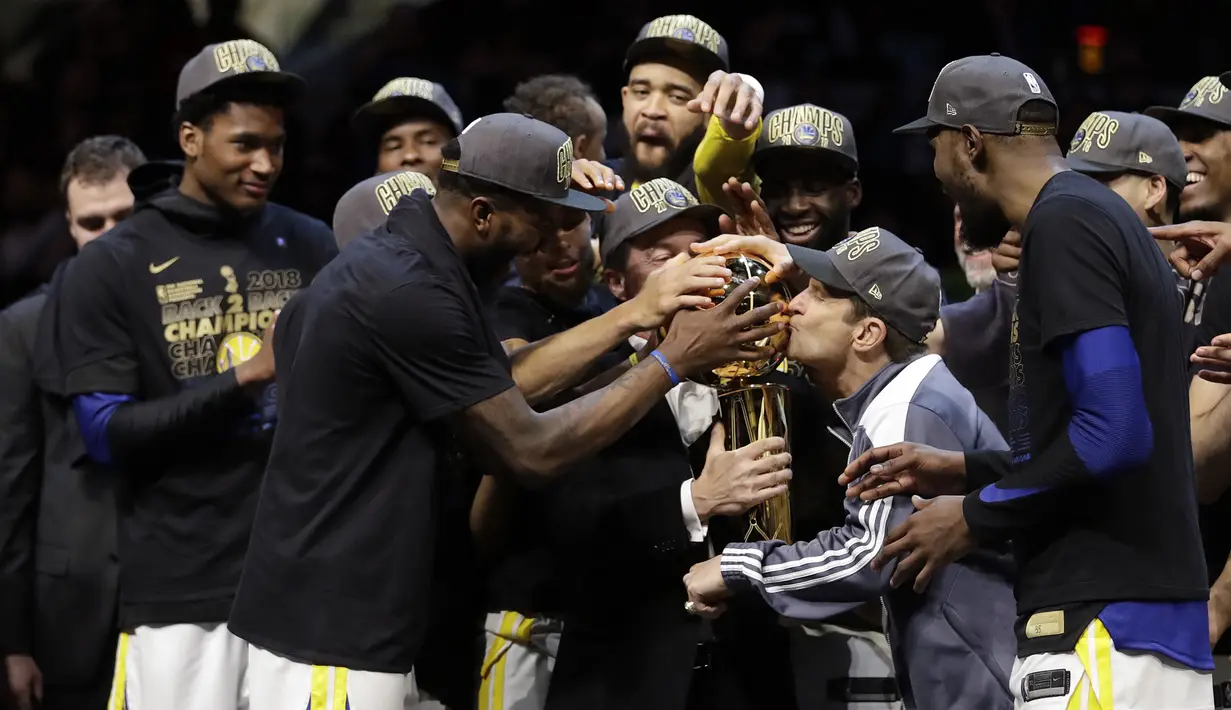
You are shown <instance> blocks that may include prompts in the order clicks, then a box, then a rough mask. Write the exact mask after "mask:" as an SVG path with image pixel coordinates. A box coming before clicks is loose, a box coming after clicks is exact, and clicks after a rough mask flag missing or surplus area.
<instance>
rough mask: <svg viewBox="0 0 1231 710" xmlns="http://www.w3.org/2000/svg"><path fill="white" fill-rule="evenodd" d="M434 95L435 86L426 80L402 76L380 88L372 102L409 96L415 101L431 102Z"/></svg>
mask: <svg viewBox="0 0 1231 710" xmlns="http://www.w3.org/2000/svg"><path fill="white" fill-rule="evenodd" d="M434 95H435V86H434V85H433V84H432V82H430V81H427V80H426V79H416V78H414V77H408V76H403V77H399V78H397V79H394V80H393V81H390V82H389V83H388V84H385V85H384V86H382V87H381V89H380V91H377V92H376V95H375V96H373V97H372V100H373V101H384V100H385V99H391V98H393V97H395V96H410V97H413V98H417V99H426V100H428V101H432V100H433V97H434Z"/></svg>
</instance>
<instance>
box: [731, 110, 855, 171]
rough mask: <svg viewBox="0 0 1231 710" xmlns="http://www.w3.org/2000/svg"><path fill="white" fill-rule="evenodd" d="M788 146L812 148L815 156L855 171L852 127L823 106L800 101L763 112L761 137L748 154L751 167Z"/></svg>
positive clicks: (792, 149)
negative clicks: (828, 158) (832, 160)
mask: <svg viewBox="0 0 1231 710" xmlns="http://www.w3.org/2000/svg"><path fill="white" fill-rule="evenodd" d="M788 150H790V151H808V152H813V151H814V152H815V154H816V155H818V156H825V157H832V158H833V159H834V160H835V161H836V162H837V163H838V164H839V165H841V166H842V168H843V169H845V170H848V171H850V172H851V173H852V174H854V173H856V172H858V171H859V154H858V153H857V152H856V151H855V131H854V130H853V129H852V128H851V122H850V120H849V119H847V118H846V116H843V115H842V114H840V113H837V112H834V111H830V110H829V109H827V108H821V107H820V106H814V105H812V104H800V105H798V106H788V107H787V108H780V109H778V110H777V111H770V112H769V114H768V115H767V116H765V119H764V121H763V123H762V128H761V137H760V138H758V139H757V147H756V151H755V152H754V153H753V154H752V160H753V164H754V167H755V166H756V164H758V163H760V162H761V161H762V160H764V159H765V158H766V157H768V156H770V155H774V154H777V153H780V152H786V151H788ZM757 172H760V169H759V168H758V169H757Z"/></svg>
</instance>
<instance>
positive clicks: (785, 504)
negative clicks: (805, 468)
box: [718, 382, 794, 543]
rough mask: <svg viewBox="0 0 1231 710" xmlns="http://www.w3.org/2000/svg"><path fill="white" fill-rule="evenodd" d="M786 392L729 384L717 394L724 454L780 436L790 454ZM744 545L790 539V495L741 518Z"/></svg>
mask: <svg viewBox="0 0 1231 710" xmlns="http://www.w3.org/2000/svg"><path fill="white" fill-rule="evenodd" d="M789 403H790V390H788V389H787V388H786V387H785V386H784V385H780V384H774V383H769V384H748V383H745V382H737V383H732V384H731V385H730V386H729V387H725V388H722V389H720V390H719V392H718V404H719V408H720V409H721V411H722V420H723V424H724V425H725V426H726V430H727V441H726V448H727V450H728V451H734V450H735V449H738V448H742V447H744V446H747V445H748V444H751V443H753V442H754V441H760V440H762V439H768V438H770V437H775V436H780V437H782V438H784V439H786V441H787V451H790V446H791V438H790V427H789V426H788V424H787V412H788V409H789V408H788V405H789ZM745 520H746V522H747V528H746V530H745V532H744V541H745V542H758V541H763V540H782V541H784V542H787V543H791V542H794V540H793V539H792V538H791V494H790V493H789V492H787V493H783V494H781V495H778V496H775V497H773V498H771V499H769V500H767V501H765V502H764V503H761V504H760V505H758V506H756V507H755V508H753V509H752V510H750V511H748V513H746V514H745Z"/></svg>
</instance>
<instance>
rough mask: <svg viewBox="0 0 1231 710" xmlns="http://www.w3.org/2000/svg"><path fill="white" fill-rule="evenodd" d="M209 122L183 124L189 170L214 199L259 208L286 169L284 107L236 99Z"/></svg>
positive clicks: (243, 207)
mask: <svg viewBox="0 0 1231 710" xmlns="http://www.w3.org/2000/svg"><path fill="white" fill-rule="evenodd" d="M204 123H206V125H205V126H195V125H193V124H190V123H184V124H183V125H182V126H180V148H181V150H183V151H184V156H185V157H186V158H187V166H186V170H187V171H190V172H191V173H192V178H193V179H194V180H195V182H196V183H197V184H198V185H200V187H201V189H202V190H203V191H204V193H205V195H206V196H207V197H208V199H209V200H210V201H212V202H213V203H215V204H219V203H221V204H226V205H229V206H230V207H231V208H233V209H235V210H238V211H240V212H251V211H254V210H257V209H260V208H261V207H262V206H264V204H265V202H266V200H268V199H269V191H270V190H272V189H273V186H274V183H276V182H277V181H278V176H279V175H280V174H281V173H282V149H283V146H284V145H285V144H286V131H285V130H284V129H283V111H282V109H281V108H278V107H276V106H265V105H258V104H249V103H236V102H232V103H229V104H227V106H226V109H225V110H223V111H221V112H219V113H216V114H214V115H213V116H211V117H210V118H209V120H208V121H207V122H204Z"/></svg>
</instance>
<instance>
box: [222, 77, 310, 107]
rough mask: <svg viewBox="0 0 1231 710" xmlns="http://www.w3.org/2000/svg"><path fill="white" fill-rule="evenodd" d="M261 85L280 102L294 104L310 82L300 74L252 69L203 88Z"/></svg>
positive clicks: (223, 88)
mask: <svg viewBox="0 0 1231 710" xmlns="http://www.w3.org/2000/svg"><path fill="white" fill-rule="evenodd" d="M249 86H253V87H260V88H261V89H262V90H264V91H269V92H271V93H273V94H274V95H275V96H274V97H275V98H276V100H277V101H278V103H280V104H285V105H289V104H293V103H295V102H296V101H298V100H299V99H300V97H302V96H303V95H304V92H305V91H307V89H308V83H307V82H306V81H304V80H303V77H301V76H299V75H298V74H291V73H290V72H282V71H252V72H246V73H244V74H235V75H233V76H228V77H226V78H225V79H220V80H218V81H215V82H214V83H213V84H210V85H209V86H208V87H206V88H205V89H203V90H204V91H218V90H225V89H231V88H236V87H249Z"/></svg>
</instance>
